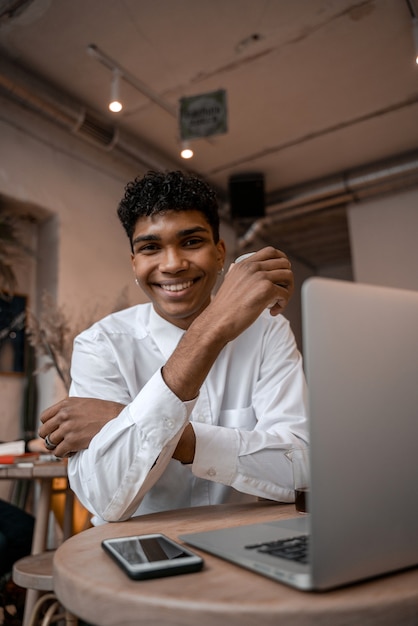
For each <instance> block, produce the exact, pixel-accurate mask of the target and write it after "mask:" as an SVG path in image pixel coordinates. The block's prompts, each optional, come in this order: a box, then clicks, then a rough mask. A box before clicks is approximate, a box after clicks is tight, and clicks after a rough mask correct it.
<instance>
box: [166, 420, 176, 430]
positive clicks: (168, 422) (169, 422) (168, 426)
mask: <svg viewBox="0 0 418 626" xmlns="http://www.w3.org/2000/svg"><path fill="white" fill-rule="evenodd" d="M165 423H166V424H167V428H171V429H172V428H174V421H173V420H170V419H169V420H166V421H165Z"/></svg>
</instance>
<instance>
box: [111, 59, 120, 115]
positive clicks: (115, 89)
mask: <svg viewBox="0 0 418 626" xmlns="http://www.w3.org/2000/svg"><path fill="white" fill-rule="evenodd" d="M119 77H120V71H119V70H118V69H117V68H114V69H113V71H112V82H111V85H110V102H109V109H110V111H112V113H119V111H122V108H123V105H122V102H121V101H120V99H119Z"/></svg>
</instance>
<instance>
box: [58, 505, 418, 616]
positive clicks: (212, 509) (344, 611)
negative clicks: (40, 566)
mask: <svg viewBox="0 0 418 626" xmlns="http://www.w3.org/2000/svg"><path fill="white" fill-rule="evenodd" d="M294 514H295V508H294V505H278V504H275V503H272V502H257V503H253V504H246V505H220V506H205V507H196V508H191V509H182V510H177V511H167V512H163V513H158V514H153V515H144V516H142V517H137V518H136V519H132V520H129V521H127V522H119V523H113V524H105V525H103V526H98V527H96V528H92V529H89V530H87V531H85V532H82V533H80V534H78V535H75V536H73V537H71V538H70V539H68V540H67V541H66V542H65V543H63V544H62V545H61V546H60V547H59V548H58V550H57V552H56V554H55V557H54V576H55V593H56V595H57V596H58V598H59V599H60V601H61V602H62V604H63V605H64V606H65V607H66V608H67V609H68V610H70V611H71V612H72V613H74V614H76V615H77V616H79V617H81V618H83V619H84V620H86V621H87V622H89V623H90V624H95V625H96V626H140V625H141V624H144V625H146V626H152V625H154V626H196V625H198V626H273V625H274V626H278V625H279V624H283V625H284V626H308V625H309V626H314V625H315V626H343V625H344V626H351V625H352V626H359V625H361V626H369V625H370V626H372V625H373V626H403V625H405V626H406V625H408V626H413V625H415V626H416V625H417V624H418V569H413V570H409V571H405V572H400V573H398V574H396V575H393V576H385V577H383V578H378V579H375V580H372V581H369V582H365V583H362V584H357V585H352V586H350V587H346V588H342V589H338V590H334V591H329V592H326V593H306V592H301V591H296V590H294V589H291V588H289V587H287V586H285V585H282V584H280V583H277V582H275V581H273V580H270V579H268V578H265V577H264V576H261V575H258V574H255V573H253V572H250V571H248V570H245V569H243V568H241V567H238V566H236V565H234V564H232V563H228V562H227V561H224V560H222V559H219V558H217V557H214V556H211V555H209V554H207V553H204V552H200V554H201V555H202V556H203V558H204V560H205V565H204V569H203V570H202V571H201V572H198V573H194V574H184V575H181V576H173V577H169V578H160V579H153V580H144V581H132V580H130V579H129V578H128V577H127V576H126V575H125V574H124V573H123V572H122V570H120V569H119V567H118V566H117V565H116V564H115V563H114V562H113V561H112V560H111V559H110V558H109V556H108V555H107V554H105V552H104V551H103V549H102V548H101V545H100V544H101V541H102V539H105V538H108V537H121V536H128V535H135V534H143V533H154V532H162V533H164V534H166V535H167V536H169V537H171V538H173V539H175V540H178V535H180V534H183V533H188V532H199V531H202V530H209V529H214V528H219V527H227V526H235V525H238V524H251V523H254V522H260V521H270V520H273V519H278V518H279V517H282V518H285V517H289V516H291V515H294ZM194 550H195V551H196V552H199V551H198V550H196V549H194Z"/></svg>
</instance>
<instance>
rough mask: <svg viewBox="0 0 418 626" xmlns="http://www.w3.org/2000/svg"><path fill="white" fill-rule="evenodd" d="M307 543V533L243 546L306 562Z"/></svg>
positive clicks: (282, 557)
mask: <svg viewBox="0 0 418 626" xmlns="http://www.w3.org/2000/svg"><path fill="white" fill-rule="evenodd" d="M308 543H309V537H308V535H300V536H298V537H291V538H289V539H278V540H276V541H267V542H265V543H257V544H254V545H250V546H245V547H246V549H247V550H256V551H257V552H262V553H264V554H271V556H278V557H280V558H281V559H288V560H290V561H297V562H298V563H308Z"/></svg>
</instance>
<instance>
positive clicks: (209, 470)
mask: <svg viewBox="0 0 418 626" xmlns="http://www.w3.org/2000/svg"><path fill="white" fill-rule="evenodd" d="M207 473H208V476H216V469H215V468H214V467H210V468H209V469H208V472H207Z"/></svg>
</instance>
